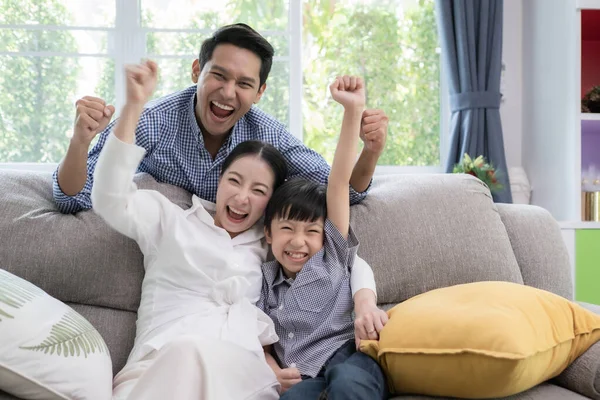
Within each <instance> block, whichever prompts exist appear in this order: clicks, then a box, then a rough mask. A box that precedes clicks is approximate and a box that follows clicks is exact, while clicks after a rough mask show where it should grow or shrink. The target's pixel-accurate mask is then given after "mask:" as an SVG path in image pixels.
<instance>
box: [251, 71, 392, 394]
mask: <svg viewBox="0 0 600 400" xmlns="http://www.w3.org/2000/svg"><path fill="white" fill-rule="evenodd" d="M330 91H331V95H332V97H333V99H334V100H335V101H336V102H338V103H340V104H341V105H342V106H343V107H344V117H343V120H342V128H341V133H340V139H339V141H338V145H337V148H336V151H335V154H334V159H333V165H332V167H331V172H330V175H329V181H328V184H327V187H326V188H325V187H324V186H323V185H319V184H317V183H314V182H311V181H308V180H304V179H294V180H291V181H288V182H286V183H285V184H284V185H282V186H281V187H280V188H279V189H278V190H277V191H276V192H275V193H274V194H273V197H272V198H271V200H270V202H269V205H268V206H267V209H266V213H265V236H266V238H267V242H268V243H269V244H270V245H271V250H272V253H273V256H274V257H275V260H274V261H271V262H267V263H265V264H263V277H264V278H263V287H262V293H261V299H260V300H259V303H258V305H259V307H262V309H263V310H264V312H265V313H266V314H267V315H269V316H270V317H271V319H273V322H274V324H275V330H276V332H277V334H278V336H279V338H280V340H279V342H277V343H275V344H274V345H273V346H272V348H273V350H274V351H275V355H276V357H277V359H278V361H279V364H278V363H277V361H276V360H275V358H274V357H273V355H271V354H270V352H271V349H270V348H265V353H266V357H267V362H268V363H269V365H270V366H271V368H272V369H273V371H274V372H275V374H276V375H277V378H278V380H279V382H280V383H281V386H282V392H284V393H283V395H282V397H281V398H282V399H287V400H290V399H303V400H306V399H308V400H313V399H314V400H317V399H323V398H327V399H330V400H335V399H346V400H347V399H365V400H373V399H384V398H386V396H387V393H386V384H385V377H384V375H383V372H382V371H381V368H380V367H379V365H378V364H377V363H376V362H375V361H374V360H373V359H371V358H370V357H368V356H367V355H365V354H362V353H360V352H356V344H355V342H354V337H353V336H354V325H353V321H352V315H351V313H352V293H351V289H350V273H351V270H352V265H353V263H354V258H355V256H356V251H357V248H358V240H357V238H356V236H355V235H354V233H353V232H352V229H351V228H350V207H349V204H350V203H349V189H348V182H349V181H350V176H351V175H352V168H353V165H354V160H355V155H356V149H357V146H358V134H357V133H358V131H359V128H360V119H361V114H362V111H363V108H364V105H365V94H364V86H363V82H362V80H361V79H360V78H357V77H349V76H344V77H341V78H340V77H338V78H337V79H336V80H335V82H334V83H333V84H331V86H330ZM280 365H281V367H280Z"/></svg>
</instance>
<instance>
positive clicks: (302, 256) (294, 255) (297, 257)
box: [283, 251, 308, 262]
mask: <svg viewBox="0 0 600 400" xmlns="http://www.w3.org/2000/svg"><path fill="white" fill-rule="evenodd" d="M283 253H284V254H285V255H286V257H287V258H289V259H291V260H292V261H294V262H303V261H304V260H306V258H307V257H308V253H302V252H299V251H284V252H283Z"/></svg>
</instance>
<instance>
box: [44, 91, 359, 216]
mask: <svg viewBox="0 0 600 400" xmlns="http://www.w3.org/2000/svg"><path fill="white" fill-rule="evenodd" d="M195 99H196V86H190V87H189V88H187V89H185V90H182V91H180V92H176V93H173V94H171V95H169V96H165V97H163V98H160V99H158V100H156V101H154V102H153V103H151V104H149V105H148V106H147V107H146V108H145V109H144V111H143V112H142V115H141V117H140V121H139V123H138V126H137V129H136V136H135V141H136V144H137V145H138V146H141V147H143V148H144V149H146V156H145V157H144V159H143V160H142V162H141V163H140V166H139V167H138V172H146V173H149V174H150V175H152V176H153V177H154V178H155V179H156V180H158V181H160V182H165V183H170V184H172V185H176V186H179V187H182V188H184V189H186V190H187V191H189V192H191V193H194V194H195V195H197V196H198V197H200V198H202V199H204V200H208V201H211V202H215V201H216V197H217V184H218V182H219V175H220V173H221V165H222V164H223V161H224V160H225V158H226V157H227V155H228V154H229V152H230V151H231V150H232V149H233V148H234V147H235V146H236V145H237V144H239V143H241V142H243V141H246V140H262V141H264V142H268V143H270V144H272V145H273V146H275V147H276V148H277V149H278V150H279V151H280V152H281V153H282V154H283V155H284V157H285V159H286V160H287V162H288V168H289V171H290V177H294V176H303V177H305V178H307V179H311V180H314V181H316V182H320V183H324V184H325V183H327V178H328V177H329V165H328V164H327V162H326V161H325V159H323V157H322V156H321V155H319V154H318V153H316V152H315V151H313V150H311V149H309V148H307V147H306V146H304V144H303V143H302V142H301V141H300V140H298V139H297V138H296V137H294V136H292V135H291V134H290V133H289V132H288V131H287V130H286V128H285V126H284V125H283V124H281V123H280V122H278V121H277V120H275V119H274V118H273V117H271V116H269V115H267V114H265V113H264V112H262V111H261V110H259V109H258V108H256V107H254V106H253V107H252V108H251V109H250V111H248V113H246V115H244V116H243V117H242V118H241V119H240V120H239V121H238V122H237V123H236V124H235V126H234V127H233V132H232V134H231V135H229V137H228V138H227V140H226V141H225V142H224V143H223V145H222V146H221V148H220V149H219V152H218V153H217V156H216V157H215V159H214V160H213V158H212V157H211V155H210V153H209V152H208V151H207V150H206V148H205V147H204V139H203V137H202V133H201V132H200V128H199V126H198V123H197V122H196V116H195V112H194V106H195ZM115 123H116V120H114V121H112V122H111V123H110V124H109V125H108V126H107V127H106V129H105V130H104V131H103V132H102V133H100V137H99V140H98V142H97V144H96V145H95V146H94V147H93V148H92V150H91V151H90V152H89V155H88V161H87V181H86V183H85V186H84V188H83V189H82V190H81V192H79V193H78V194H76V195H75V196H67V195H65V194H64V193H63V191H62V190H61V189H60V187H59V185H58V180H57V177H58V169H57V170H56V171H55V172H54V175H53V178H54V184H53V195H54V200H55V201H56V204H57V206H58V209H59V210H60V211H61V212H63V213H74V212H77V211H80V210H85V209H89V208H91V207H92V202H91V199H90V194H91V192H92V184H93V173H94V168H95V167H96V162H97V161H98V156H99V155H100V151H101V150H102V147H103V146H104V143H105V142H106V138H107V137H108V135H109V133H110V132H111V131H112V129H113V127H114V125H115ZM367 191H368V189H367ZM367 191H365V192H362V193H357V192H356V191H355V190H354V189H352V188H350V203H351V204H356V203H358V202H360V201H361V200H362V199H363V198H364V197H365V196H366V194H367Z"/></svg>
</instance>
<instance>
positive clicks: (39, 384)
mask: <svg viewBox="0 0 600 400" xmlns="http://www.w3.org/2000/svg"><path fill="white" fill-rule="evenodd" d="M0 390H3V391H5V392H8V393H11V394H13V395H15V396H18V397H22V398H26V399H75V398H77V399H86V400H94V399H98V400H104V399H108V398H110V397H111V392H112V365H111V358H110V354H109V350H108V347H107V346H106V343H105V342H104V340H103V339H102V336H100V333H98V331H97V330H96V329H95V328H94V327H93V326H92V325H91V324H90V323H89V322H88V321H87V320H86V319H85V318H83V317H82V316H81V315H80V314H78V313H77V312H75V310H73V309H72V308H70V307H69V306H67V305H66V304H64V303H62V302H60V301H58V300H56V299H55V298H53V297H51V296H49V295H48V294H46V293H45V292H44V291H42V290H41V289H39V288H38V287H36V286H34V285H32V284H31V283H29V282H27V281H25V280H23V279H21V278H19V277H17V276H15V275H13V274H10V273H8V272H6V271H4V270H2V269H0Z"/></svg>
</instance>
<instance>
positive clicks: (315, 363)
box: [256, 220, 358, 378]
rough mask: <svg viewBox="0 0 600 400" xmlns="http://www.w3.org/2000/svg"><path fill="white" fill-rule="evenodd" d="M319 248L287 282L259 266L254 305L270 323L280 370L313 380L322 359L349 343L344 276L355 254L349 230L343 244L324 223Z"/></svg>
mask: <svg viewBox="0 0 600 400" xmlns="http://www.w3.org/2000/svg"><path fill="white" fill-rule="evenodd" d="M324 231H325V238H324V244H323V248H322V249H321V250H319V251H318V252H317V253H316V254H315V255H313V256H312V257H311V258H310V259H309V260H308V261H307V263H306V264H304V266H303V267H302V269H301V270H300V272H298V274H297V275H296V279H293V280H292V279H287V278H286V277H285V275H284V274H283V271H282V269H281V266H280V265H279V263H278V262H277V261H276V260H274V261H269V262H266V263H264V264H263V265H262V270H263V286H262V290H261V294H260V299H259V300H258V303H257V304H256V305H257V306H258V308H260V309H261V310H263V311H264V312H265V314H267V315H268V316H269V317H271V319H272V320H273V323H274V324H275V332H277V336H279V341H278V342H276V343H274V344H273V350H275V353H276V354H277V358H278V359H279V362H280V364H281V366H282V367H283V368H288V367H294V366H295V367H296V368H298V370H299V371H300V373H301V374H302V375H308V376H311V377H313V378H314V377H315V376H317V375H318V374H319V371H320V370H321V368H323V366H324V365H325V364H326V362H327V360H329V359H330V358H331V356H332V355H333V354H334V353H335V352H336V351H337V350H338V349H339V348H340V347H342V346H343V345H344V344H345V343H346V342H348V341H349V340H351V339H353V338H354V322H353V319H352V311H353V309H354V304H353V301H352V291H351V289H350V273H351V271H352V266H353V264H354V260H355V258H356V252H357V250H358V239H357V238H356V236H355V235H354V232H353V231H352V229H350V230H349V232H348V239H344V237H343V236H342V235H341V233H340V232H339V231H338V230H337V228H336V227H335V225H333V223H332V222H331V221H330V220H326V221H325V229H324Z"/></svg>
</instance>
